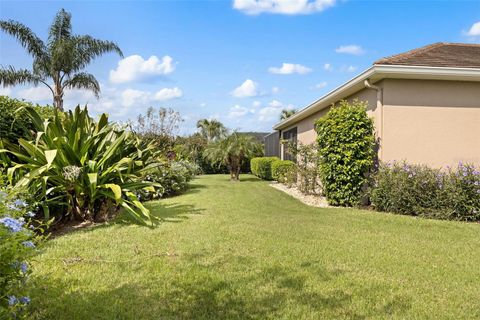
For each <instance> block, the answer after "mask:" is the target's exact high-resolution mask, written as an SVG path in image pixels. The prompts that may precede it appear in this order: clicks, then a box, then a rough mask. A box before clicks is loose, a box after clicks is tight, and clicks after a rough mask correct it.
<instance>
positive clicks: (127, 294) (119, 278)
mask: <svg viewBox="0 0 480 320" xmlns="http://www.w3.org/2000/svg"><path fill="white" fill-rule="evenodd" d="M149 207H150V208H151V209H152V211H153V212H154V213H155V214H157V215H158V216H161V217H162V218H163V219H164V222H163V223H161V224H160V225H159V226H158V227H156V228H152V229H149V228H146V227H140V226H136V225H128V224H122V223H118V224H111V225H106V226H100V227H97V228H93V229H89V230H83V231H78V232H75V233H71V234H68V235H66V236H62V237H58V238H56V239H53V240H52V241H50V242H49V243H48V245H47V247H46V249H45V251H44V253H43V254H41V255H40V256H39V257H38V258H37V262H36V263H34V270H35V271H34V273H33V275H32V284H33V285H34V288H33V289H32V292H31V297H32V299H33V304H32V309H33V312H34V315H35V317H36V318H39V319H231V318H234V319H268V318H269V319H331V318H336V319H342V318H344V319H364V318H369V319H370V318H373V319H385V318H389V319H407V318H408V319H414V318H415V319H427V318H429V319H474V318H476V319H478V318H480V299H479V298H480V225H479V224H473V223H472V224H467V223H458V222H444V221H433V220H422V219H416V218H412V217H405V216H396V215H389V214H384V213H375V212H368V211H361V210H354V209H321V208H311V207H308V206H306V205H303V204H302V203H300V202H298V201H297V200H295V199H293V198H291V197H289V196H287V195H286V194H284V193H282V192H280V191H277V190H275V189H273V188H271V187H269V186H268V182H264V181H260V180H258V179H256V178H254V177H252V176H243V181H242V182H239V183H230V182H229V181H227V176H202V177H200V178H198V179H196V180H195V181H194V182H193V187H192V189H191V190H190V191H189V192H188V193H187V194H185V195H182V196H179V197H175V198H171V199H165V200H161V201H158V202H152V203H150V204H149Z"/></svg>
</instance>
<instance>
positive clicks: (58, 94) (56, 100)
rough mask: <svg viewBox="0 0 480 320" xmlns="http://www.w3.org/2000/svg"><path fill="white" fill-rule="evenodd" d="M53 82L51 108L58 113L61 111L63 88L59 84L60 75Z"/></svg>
mask: <svg viewBox="0 0 480 320" xmlns="http://www.w3.org/2000/svg"><path fill="white" fill-rule="evenodd" d="M54 82H55V90H54V91H55V92H54V96H53V107H54V108H55V109H57V110H59V111H63V88H62V84H61V82H60V74H59V75H58V77H57V79H54Z"/></svg>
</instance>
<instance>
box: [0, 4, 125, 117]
mask: <svg viewBox="0 0 480 320" xmlns="http://www.w3.org/2000/svg"><path fill="white" fill-rule="evenodd" d="M71 18H72V16H71V14H70V13H68V12H66V11H65V10H64V9H61V10H60V11H59V12H58V13H57V15H56V16H55V18H54V19H53V23H52V25H51V26H50V29H49V32H48V40H47V43H46V44H45V43H44V42H43V41H42V40H41V39H40V38H39V37H38V36H37V35H36V34H35V33H33V31H32V30H31V29H30V28H28V27H27V26H25V25H23V24H21V23H20V22H17V21H13V20H8V21H5V20H0V29H1V30H3V31H4V32H6V33H8V34H10V35H12V36H13V37H15V38H16V39H17V40H18V42H20V44H21V45H22V47H24V48H25V50H26V51H27V52H28V53H29V54H30V55H31V56H32V57H33V67H32V70H27V69H15V68H14V67H13V66H8V67H6V68H4V67H0V84H1V85H3V86H4V87H7V86H14V85H18V84H33V85H35V86H37V85H38V84H39V83H42V84H44V85H46V86H47V87H48V88H49V89H50V91H51V92H52V95H53V105H54V107H55V108H57V109H59V110H63V93H64V90H65V89H74V88H77V89H86V90H90V91H92V92H93V93H94V94H95V96H96V97H97V98H98V96H99V94H100V85H99V84H98V81H97V79H95V77H94V76H93V75H92V74H90V73H86V72H83V71H82V70H83V69H85V67H86V66H87V65H88V64H90V62H92V60H94V59H95V58H97V57H99V56H101V55H103V54H105V53H107V52H116V53H118V54H119V55H120V56H121V57H123V53H122V51H121V50H120V48H119V47H118V46H117V44H115V43H114V42H111V41H105V40H98V39H95V38H92V37H91V36H88V35H84V36H80V35H73V34H72V24H71ZM49 79H51V81H52V82H53V83H52V82H50V83H49Z"/></svg>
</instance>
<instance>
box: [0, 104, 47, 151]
mask: <svg viewBox="0 0 480 320" xmlns="http://www.w3.org/2000/svg"><path fill="white" fill-rule="evenodd" d="M25 107H31V108H34V109H35V110H36V111H37V113H38V114H39V115H40V117H42V118H49V117H52V116H53V112H54V111H53V108H51V107H41V106H39V105H36V106H34V105H33V104H31V103H28V102H24V101H20V100H17V99H11V98H9V97H7V96H0V138H2V139H5V140H7V141H9V142H12V143H16V142H17V140H18V139H19V138H25V139H30V138H32V137H33V134H34V131H35V126H34V124H33V122H32V121H31V119H30V117H29V116H28V114H27V112H25V111H22V110H21V109H22V108H25Z"/></svg>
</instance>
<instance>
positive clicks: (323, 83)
mask: <svg viewBox="0 0 480 320" xmlns="http://www.w3.org/2000/svg"><path fill="white" fill-rule="evenodd" d="M326 86H327V82H326V81H322V82H320V83H317V84H316V85H315V86H314V89H322V88H325V87H326Z"/></svg>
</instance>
